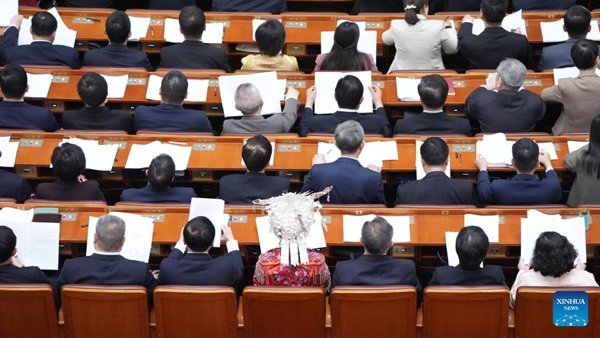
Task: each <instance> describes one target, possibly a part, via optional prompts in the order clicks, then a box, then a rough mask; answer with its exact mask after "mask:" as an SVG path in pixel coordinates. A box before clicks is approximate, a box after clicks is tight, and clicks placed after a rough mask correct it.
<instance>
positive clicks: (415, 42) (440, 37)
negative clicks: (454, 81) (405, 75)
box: [382, 0, 458, 74]
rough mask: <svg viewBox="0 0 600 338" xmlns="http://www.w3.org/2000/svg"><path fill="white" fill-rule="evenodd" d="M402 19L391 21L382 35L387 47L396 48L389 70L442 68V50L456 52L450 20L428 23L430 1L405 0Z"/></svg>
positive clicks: (454, 36)
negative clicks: (388, 27)
mask: <svg viewBox="0 0 600 338" xmlns="http://www.w3.org/2000/svg"><path fill="white" fill-rule="evenodd" d="M404 12H405V14H404V20H392V23H391V26H390V29H388V30H387V31H385V32H383V35H382V39H383V43H384V44H386V45H394V46H395V47H396V56H395V57H394V61H393V62H392V65H391V66H390V69H389V70H388V74H389V73H391V72H393V71H395V70H415V69H436V70H437V69H445V67H444V62H443V61H442V50H443V51H444V53H446V54H456V52H458V37H457V35H456V30H454V28H453V27H452V21H450V20H448V21H441V20H428V19H427V13H428V12H429V0H404Z"/></svg>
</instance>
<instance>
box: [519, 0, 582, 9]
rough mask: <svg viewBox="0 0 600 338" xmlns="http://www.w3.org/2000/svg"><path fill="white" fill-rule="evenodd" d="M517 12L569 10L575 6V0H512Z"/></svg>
mask: <svg viewBox="0 0 600 338" xmlns="http://www.w3.org/2000/svg"><path fill="white" fill-rule="evenodd" d="M512 4H513V7H514V10H515V11H518V10H521V9H522V10H524V11H525V10H536V9H567V8H569V7H571V6H575V4H576V1H575V0H512Z"/></svg>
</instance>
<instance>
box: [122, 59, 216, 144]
mask: <svg viewBox="0 0 600 338" xmlns="http://www.w3.org/2000/svg"><path fill="white" fill-rule="evenodd" d="M187 93H188V82H187V78H186V77H185V75H183V73H182V72H180V71H177V70H173V71H170V72H168V73H167V75H165V77H164V78H163V79H162V82H161V85H160V97H161V99H162V100H161V103H160V104H159V105H158V106H137V108H136V109H135V115H134V117H133V129H134V130H135V131H138V130H157V131H189V132H212V131H213V129H212V126H211V125H210V121H209V120H208V118H207V117H206V113H205V112H203V111H202V110H192V109H185V108H183V101H184V100H185V98H186V97H187Z"/></svg>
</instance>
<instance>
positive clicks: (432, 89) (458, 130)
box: [394, 74, 471, 136]
mask: <svg viewBox="0 0 600 338" xmlns="http://www.w3.org/2000/svg"><path fill="white" fill-rule="evenodd" d="M418 91H419V97H420V99H421V105H422V106H423V112H422V113H421V114H418V115H414V116H413V115H411V116H405V117H404V118H403V119H401V120H398V121H396V125H395V126H394V134H462V135H467V136H470V135H471V126H470V124H469V121H468V120H467V119H464V118H459V117H450V116H448V115H447V114H446V113H445V112H444V103H445V102H446V98H447V97H448V82H446V80H445V79H444V78H443V77H441V76H440V75H438V74H432V75H426V76H423V78H421V82H420V83H419V87H418Z"/></svg>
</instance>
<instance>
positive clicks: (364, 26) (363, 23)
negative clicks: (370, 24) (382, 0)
mask: <svg viewBox="0 0 600 338" xmlns="http://www.w3.org/2000/svg"><path fill="white" fill-rule="evenodd" d="M344 22H353V23H355V24H356V25H357V26H358V29H359V30H360V32H361V33H362V32H364V31H366V30H367V22H366V21H351V20H338V21H337V25H336V27H338V26H339V25H341V24H342V23H344Z"/></svg>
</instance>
